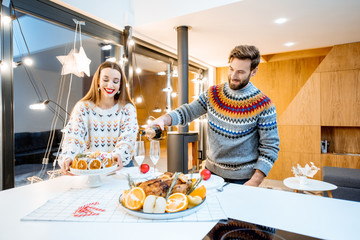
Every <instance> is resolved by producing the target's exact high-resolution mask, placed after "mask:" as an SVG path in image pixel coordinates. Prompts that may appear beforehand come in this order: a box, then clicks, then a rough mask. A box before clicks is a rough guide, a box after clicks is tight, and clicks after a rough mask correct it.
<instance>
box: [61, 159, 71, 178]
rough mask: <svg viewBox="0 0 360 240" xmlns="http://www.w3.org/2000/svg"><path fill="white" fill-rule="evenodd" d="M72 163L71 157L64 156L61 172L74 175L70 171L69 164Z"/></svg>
mask: <svg viewBox="0 0 360 240" xmlns="http://www.w3.org/2000/svg"><path fill="white" fill-rule="evenodd" d="M71 163H72V159H71V158H66V159H65V161H64V162H63V163H62V165H61V166H60V167H61V173H62V174H64V175H72V176H74V174H72V173H70V172H69V170H70V165H71Z"/></svg>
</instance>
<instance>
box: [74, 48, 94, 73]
mask: <svg viewBox="0 0 360 240" xmlns="http://www.w3.org/2000/svg"><path fill="white" fill-rule="evenodd" d="M74 57H75V61H76V63H77V68H78V71H79V72H82V73H85V74H86V75H87V76H88V77H89V76H90V63H91V60H90V59H89V58H88V57H87V56H86V53H85V50H84V48H83V47H80V50H79V53H75V54H74Z"/></svg>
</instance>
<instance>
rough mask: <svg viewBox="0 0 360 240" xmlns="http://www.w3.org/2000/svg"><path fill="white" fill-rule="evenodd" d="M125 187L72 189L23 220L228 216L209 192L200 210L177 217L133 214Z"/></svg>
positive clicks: (198, 219)
mask: <svg viewBox="0 0 360 240" xmlns="http://www.w3.org/2000/svg"><path fill="white" fill-rule="evenodd" d="M123 189H124V188H122V187H121V188H119V186H117V187H114V186H112V185H105V186H101V187H98V188H85V189H70V190H68V191H66V192H64V193H62V194H60V195H59V196H57V197H55V198H53V199H51V200H49V201H47V202H46V203H45V204H44V205H42V206H41V207H39V208H38V209H36V210H34V211H33V212H31V213H30V214H28V215H26V216H25V217H23V218H22V219H21V221H70V222H121V223H130V222H134V223H136V222H207V221H218V220H220V219H227V216H226V214H225V212H224V210H223V209H222V207H221V204H220V202H219V200H218V198H217V196H216V194H215V193H214V194H208V195H207V197H206V201H205V202H204V206H202V207H201V209H199V210H198V211H197V212H195V213H193V214H191V215H188V216H185V217H181V218H176V219H169V220H148V219H143V218H138V217H134V216H132V215H129V214H128V213H126V212H125V211H124V210H122V209H121V208H120V206H119V204H120V203H119V196H120V194H121V193H122V191H123Z"/></svg>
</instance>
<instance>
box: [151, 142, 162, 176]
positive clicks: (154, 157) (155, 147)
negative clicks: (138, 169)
mask: <svg viewBox="0 0 360 240" xmlns="http://www.w3.org/2000/svg"><path fill="white" fill-rule="evenodd" d="M150 159H151V162H152V163H153V164H154V175H156V164H157V162H158V161H159V159H160V144H159V141H156V140H151V141H150Z"/></svg>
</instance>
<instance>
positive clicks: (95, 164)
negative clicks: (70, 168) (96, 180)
mask: <svg viewBox="0 0 360 240" xmlns="http://www.w3.org/2000/svg"><path fill="white" fill-rule="evenodd" d="M100 168H101V162H100V161H99V160H97V159H93V160H92V161H91V163H90V169H92V170H94V169H100Z"/></svg>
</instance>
